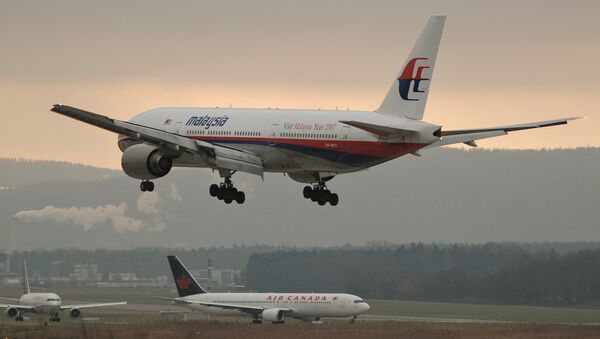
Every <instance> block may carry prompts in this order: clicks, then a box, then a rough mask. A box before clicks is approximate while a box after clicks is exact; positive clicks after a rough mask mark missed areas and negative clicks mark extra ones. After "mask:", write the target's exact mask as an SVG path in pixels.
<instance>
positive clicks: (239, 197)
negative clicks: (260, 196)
mask: <svg viewBox="0 0 600 339" xmlns="http://www.w3.org/2000/svg"><path fill="white" fill-rule="evenodd" d="M235 201H236V202H237V203H238V204H240V205H241V204H243V203H244V201H246V194H244V192H242V191H239V192H237V193H236V194H235Z"/></svg>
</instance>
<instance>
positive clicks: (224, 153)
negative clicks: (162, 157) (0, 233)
mask: <svg viewBox="0 0 600 339" xmlns="http://www.w3.org/2000/svg"><path fill="white" fill-rule="evenodd" d="M51 111H52V112H55V113H59V114H62V115H65V116H67V117H69V118H73V119H75V120H79V121H82V122H85V123H87V124H90V125H93V126H96V127H100V128H102V129H105V130H107V131H110V132H114V133H118V134H121V135H125V136H128V137H129V138H132V139H134V140H140V141H143V142H145V143H149V144H152V145H156V146H157V147H159V148H161V150H163V151H165V152H170V153H174V154H178V153H180V152H183V151H186V152H190V153H196V154H197V153H201V152H205V153H206V154H207V155H208V156H209V157H211V158H213V159H214V160H215V163H216V165H217V167H219V168H224V169H229V170H233V171H242V172H247V173H251V174H255V175H259V176H261V177H262V176H263V165H262V159H261V158H260V157H259V156H257V155H256V154H254V153H251V152H248V151H244V150H240V149H237V148H233V147H228V146H223V145H218V144H213V143H210V142H206V141H200V140H193V139H190V138H186V137H184V136H181V135H178V134H175V133H170V132H166V131H163V130H159V129H156V128H152V127H148V126H142V125H138V124H134V123H131V122H127V121H121V120H116V119H111V118H109V117H106V116H104V115H100V114H96V113H92V112H88V111H84V110H82V109H79V108H75V107H71V106H65V105H54V106H53V107H52V109H51Z"/></svg>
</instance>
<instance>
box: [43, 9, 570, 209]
mask: <svg viewBox="0 0 600 339" xmlns="http://www.w3.org/2000/svg"><path fill="white" fill-rule="evenodd" d="M445 20H446V17H445V16H432V17H431V18H430V19H429V21H428V22H427V24H426V26H425V28H424V30H423V31H422V33H421V35H420V36H419V38H418V39H417V42H416V44H415V45H414V47H413V48H412V50H411V52H410V54H409V56H408V58H407V59H406V61H405V62H404V65H403V67H402V69H401V71H400V73H399V74H398V75H397V76H396V77H395V79H394V81H393V83H392V86H391V87H390V89H389V91H388V93H387V95H386V96H385V98H384V99H383V102H382V103H381V105H380V106H379V108H378V109H377V110H376V111H375V112H364V111H350V110H347V111H337V110H336V111H326V110H301V109H238V108H157V109H152V110H149V111H147V112H144V113H141V114H139V115H137V116H135V117H133V118H132V119H130V120H129V121H121V120H116V119H111V118H109V117H106V116H103V115H99V114H95V113H92V112H88V111H85V110H82V109H78V108H74V107H70V106H66V105H62V104H59V105H54V106H53V108H52V109H51V111H53V112H56V113H59V114H63V115H65V116H68V117H70V118H74V119H77V120H80V121H82V122H85V123H88V124H91V125H94V126H97V127H100V128H103V129H106V130H108V131H111V132H114V133H117V134H118V135H119V136H118V146H119V148H120V150H121V151H122V152H123V155H122V158H121V165H122V168H123V171H124V172H125V173H126V174H127V175H129V176H130V177H133V178H136V179H139V180H142V181H141V184H140V188H141V190H142V191H153V190H154V183H153V182H152V181H151V180H152V179H156V178H160V177H163V176H165V175H167V174H168V173H169V171H171V169H172V168H173V167H199V168H202V167H203V168H210V169H212V170H217V171H218V172H219V175H220V177H221V178H223V182H221V183H220V184H218V185H217V184H212V185H211V186H210V190H209V193H210V195H211V196H213V197H216V198H217V199H219V200H223V201H224V202H225V203H227V204H230V203H231V202H232V201H236V202H237V203H238V204H242V203H244V201H245V199H246V196H245V194H244V192H242V191H239V190H237V189H236V188H235V186H234V185H233V182H232V180H231V177H232V175H233V174H234V173H236V172H238V171H240V172H246V173H251V174H255V175H259V176H261V177H263V176H264V173H265V172H275V173H283V174H284V175H285V174H287V175H288V176H289V177H290V178H291V179H293V180H295V181H298V182H301V183H306V184H309V185H308V186H305V187H304V189H303V195H304V197H305V198H307V199H310V200H312V201H314V202H317V203H318V204H319V205H325V204H326V203H329V204H330V205H332V206H335V205H337V204H338V202H339V196H338V195H337V194H336V193H333V192H331V191H330V190H329V189H328V188H327V182H328V181H329V180H331V179H332V178H333V177H335V176H336V175H338V174H343V173H351V172H356V171H361V170H364V169H366V168H369V167H372V166H375V165H379V164H382V163H384V162H387V161H390V160H392V159H395V158H398V157H400V156H403V155H406V154H412V155H416V156H420V153H419V151H420V150H421V149H427V148H432V147H439V146H445V145H451V144H460V143H462V144H466V145H468V146H472V147H476V146H477V144H476V140H480V139H485V138H492V137H497V136H502V135H506V134H508V133H509V132H513V131H520V130H526V129H532V128H541V127H548V126H556V125H563V124H566V123H567V122H568V121H569V120H574V119H578V118H575V117H572V118H564V119H557V120H549V121H542V122H532V123H525V124H517V125H510V126H500V127H491V128H477V129H462V130H446V129H444V128H443V127H442V126H441V125H438V124H434V123H428V122H425V121H423V113H424V111H425V103H426V101H427V96H428V93H429V88H430V84H431V79H432V74H433V69H434V66H435V61H436V58H437V52H438V47H439V43H440V40H441V36H442V30H443V27H444V23H445ZM263 178H264V177H263Z"/></svg>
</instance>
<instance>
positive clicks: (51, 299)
mask: <svg viewBox="0 0 600 339" xmlns="http://www.w3.org/2000/svg"><path fill="white" fill-rule="evenodd" d="M46 301H60V299H55V298H48V299H46Z"/></svg>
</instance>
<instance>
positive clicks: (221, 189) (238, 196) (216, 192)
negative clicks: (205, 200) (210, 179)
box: [209, 177, 246, 205]
mask: <svg viewBox="0 0 600 339" xmlns="http://www.w3.org/2000/svg"><path fill="white" fill-rule="evenodd" d="M209 193H210V196H211V197H216V198H217V199H219V200H223V201H224V202H225V203H226V204H231V203H232V202H233V201H234V200H235V202H237V203H238V204H240V205H241V204H243V203H244V201H246V194H244V192H242V191H238V190H237V188H235V187H234V186H233V183H232V182H231V177H225V181H224V182H222V183H220V184H219V185H217V184H212V185H210V188H209Z"/></svg>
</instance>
